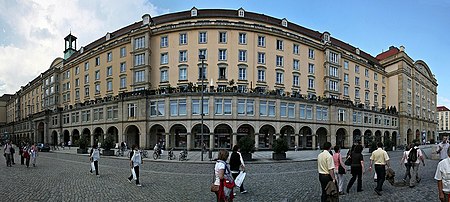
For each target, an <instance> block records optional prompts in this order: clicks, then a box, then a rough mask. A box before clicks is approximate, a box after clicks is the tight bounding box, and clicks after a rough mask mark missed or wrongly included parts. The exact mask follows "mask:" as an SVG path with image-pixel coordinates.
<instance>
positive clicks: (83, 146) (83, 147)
mask: <svg viewBox="0 0 450 202" xmlns="http://www.w3.org/2000/svg"><path fill="white" fill-rule="evenodd" d="M76 144H77V145H78V147H79V148H78V149H77V153H78V154H87V153H88V152H87V145H88V141H87V139H86V137H85V136H84V135H82V136H81V137H80V139H79V140H78V141H77V142H76Z"/></svg>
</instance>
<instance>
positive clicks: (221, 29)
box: [0, 7, 438, 149]
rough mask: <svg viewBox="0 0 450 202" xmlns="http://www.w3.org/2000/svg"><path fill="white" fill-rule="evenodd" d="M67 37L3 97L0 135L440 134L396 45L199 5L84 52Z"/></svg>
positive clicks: (145, 20) (214, 138)
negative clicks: (49, 59) (377, 46)
mask: <svg viewBox="0 0 450 202" xmlns="http://www.w3.org/2000/svg"><path fill="white" fill-rule="evenodd" d="M64 40H65V50H64V58H56V59H55V60H54V61H53V63H52V64H51V65H50V67H49V68H48V70H46V71H45V72H43V73H41V74H40V75H39V76H37V77H36V78H35V79H34V80H33V81H30V82H29V83H28V84H27V85H25V86H23V87H22V88H21V89H19V91H17V92H16V93H15V94H14V95H13V96H12V98H11V99H9V101H8V102H7V105H6V117H7V118H6V120H7V123H6V125H5V126H3V127H1V128H0V132H7V133H9V134H12V137H13V139H14V140H15V141H17V140H19V139H29V140H31V141H34V142H46V143H51V144H57V143H61V142H64V143H66V142H68V141H69V140H71V141H72V142H76V140H77V139H79V138H80V137H81V136H86V137H87V138H89V139H90V141H91V143H93V142H96V141H100V142H101V141H102V140H103V139H104V138H105V137H106V136H107V135H112V136H114V138H115V140H116V141H117V142H121V141H126V142H127V143H128V144H129V145H131V144H139V145H141V146H143V147H145V148H151V147H153V145H155V144H156V143H158V142H162V143H163V144H165V145H166V146H167V147H174V148H179V149H182V148H187V149H198V148H200V145H201V140H202V139H203V141H204V142H205V143H206V144H207V146H208V147H209V148H231V147H232V145H234V144H236V143H237V142H238V141H239V139H240V138H242V137H245V136H250V137H251V138H253V139H254V140H255V142H256V143H255V146H256V147H257V149H270V148H271V147H272V142H273V140H274V139H275V138H278V137H281V138H286V139H287V140H288V143H289V145H290V147H294V146H296V145H297V146H298V147H299V148H304V149H315V148H317V146H318V145H320V144H322V143H324V142H325V141H331V142H332V143H333V144H336V145H340V146H343V147H349V146H351V145H352V143H353V142H357V141H361V142H363V143H364V144H365V145H368V144H370V143H371V142H373V141H383V142H385V143H386V144H389V145H394V146H395V145H398V144H405V143H407V142H411V141H412V140H413V139H418V138H420V137H421V136H420V135H421V134H425V138H426V139H429V140H431V139H435V138H436V134H437V133H436V128H437V119H436V114H435V113H436V94H437V91H436V88H437V85H438V84H437V81H436V78H435V76H434V75H433V74H432V72H431V70H430V68H429V67H428V65H427V64H426V63H425V62H424V61H421V60H414V59H412V58H410V57H409V56H408V55H407V54H406V52H405V48H404V47H403V46H401V47H400V48H397V47H390V48H389V50H387V51H386V52H383V53H381V54H379V55H377V56H372V55H370V54H368V53H366V52H364V51H363V50H360V49H359V48H358V47H354V46H352V45H349V44H348V43H346V42H343V41H341V40H339V39H336V38H334V37H332V36H331V34H330V33H329V32H326V31H325V32H318V31H314V30H311V29H308V28H305V27H302V26H300V25H297V24H295V23H293V22H290V21H288V19H285V18H283V19H277V18H273V17H270V16H267V15H264V14H259V13H253V12H247V11H245V10H244V9H242V8H240V9H238V10H223V9H201V10H199V9H197V8H195V7H194V8H192V9H191V10H188V11H183V12H178V13H169V14H165V15H161V16H156V17H152V16H150V15H148V14H145V15H143V17H142V21H139V22H136V23H132V24H130V25H128V26H125V27H122V28H120V29H118V30H116V31H112V32H107V33H106V34H105V36H102V37H100V38H99V39H97V40H96V41H93V42H92V43H90V44H88V45H86V46H82V47H81V48H79V49H77V44H76V40H77V38H76V37H75V36H74V35H72V34H69V35H68V36H67V37H65V38H64ZM199 56H201V57H199ZM202 91H203V93H202ZM202 95H203V96H202ZM202 114H203V115H204V116H202ZM202 117H203V118H202ZM202 122H203V123H204V124H203V127H201V123H202ZM201 128H203V131H202V129H201Z"/></svg>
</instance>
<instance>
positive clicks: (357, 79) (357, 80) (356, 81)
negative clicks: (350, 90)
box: [355, 76, 359, 86]
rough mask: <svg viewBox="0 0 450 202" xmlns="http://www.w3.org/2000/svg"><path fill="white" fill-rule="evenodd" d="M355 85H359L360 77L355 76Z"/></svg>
mask: <svg viewBox="0 0 450 202" xmlns="http://www.w3.org/2000/svg"><path fill="white" fill-rule="evenodd" d="M355 86H359V77H357V76H356V77H355Z"/></svg>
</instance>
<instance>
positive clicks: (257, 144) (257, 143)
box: [255, 133, 259, 150]
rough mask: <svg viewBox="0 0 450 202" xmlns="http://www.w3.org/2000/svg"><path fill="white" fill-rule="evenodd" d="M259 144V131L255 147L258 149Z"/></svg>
mask: <svg viewBox="0 0 450 202" xmlns="http://www.w3.org/2000/svg"><path fill="white" fill-rule="evenodd" d="M258 146H259V133H255V149H256V150H258Z"/></svg>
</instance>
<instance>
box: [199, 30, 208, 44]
mask: <svg viewBox="0 0 450 202" xmlns="http://www.w3.org/2000/svg"><path fill="white" fill-rule="evenodd" d="M207 39H208V38H207V35H206V32H199V33H198V43H206V42H207Z"/></svg>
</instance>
